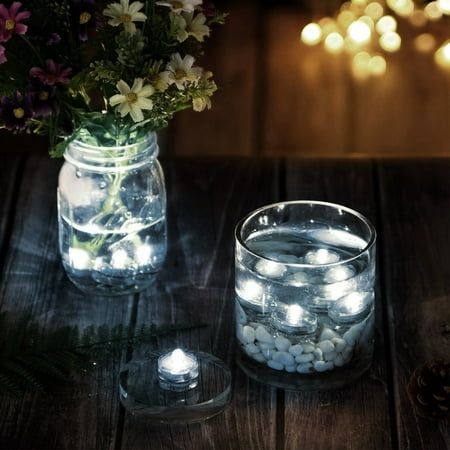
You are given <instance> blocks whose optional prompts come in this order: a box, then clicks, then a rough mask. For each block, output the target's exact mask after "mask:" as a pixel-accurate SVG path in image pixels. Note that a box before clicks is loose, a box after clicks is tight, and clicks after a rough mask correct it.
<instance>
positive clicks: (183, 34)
mask: <svg viewBox="0 0 450 450" xmlns="http://www.w3.org/2000/svg"><path fill="white" fill-rule="evenodd" d="M169 17H170V22H171V25H172V29H173V32H174V33H176V38H177V41H178V42H184V41H185V40H186V39H187V38H188V37H189V34H188V32H187V31H186V25H187V24H186V20H184V17H183V16H181V15H180V14H175V13H173V12H170V13H169Z"/></svg>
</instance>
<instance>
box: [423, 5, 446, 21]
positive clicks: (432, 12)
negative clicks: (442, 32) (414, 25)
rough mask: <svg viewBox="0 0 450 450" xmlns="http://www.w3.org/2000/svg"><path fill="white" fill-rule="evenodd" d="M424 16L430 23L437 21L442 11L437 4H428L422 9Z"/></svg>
mask: <svg viewBox="0 0 450 450" xmlns="http://www.w3.org/2000/svg"><path fill="white" fill-rule="evenodd" d="M424 12H425V15H426V16H427V17H428V19H429V20H431V21H436V20H439V19H440V18H441V17H442V10H441V8H440V7H439V5H438V3H437V2H430V3H428V5H427V6H425V8H424Z"/></svg>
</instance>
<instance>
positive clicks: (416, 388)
mask: <svg viewBox="0 0 450 450" xmlns="http://www.w3.org/2000/svg"><path fill="white" fill-rule="evenodd" d="M408 392H409V395H410V397H411V400H412V401H413V403H414V406H415V408H416V411H417V413H418V414H419V415H420V416H422V417H424V418H425V419H432V420H439V419H443V418H445V417H446V416H447V414H448V413H449V411H450V363H448V362H445V361H440V360H436V361H428V362H426V363H425V364H424V365H422V366H419V367H417V368H416V370H415V371H414V373H413V374H412V376H411V379H410V380H409V384H408Z"/></svg>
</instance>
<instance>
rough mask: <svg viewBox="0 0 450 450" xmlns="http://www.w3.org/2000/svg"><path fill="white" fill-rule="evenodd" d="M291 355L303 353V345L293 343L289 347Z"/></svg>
mask: <svg viewBox="0 0 450 450" xmlns="http://www.w3.org/2000/svg"><path fill="white" fill-rule="evenodd" d="M289 353H290V354H291V355H294V357H295V356H299V355H301V354H302V353H303V347H302V346H301V345H300V344H295V345H293V346H292V347H291V348H290V349H289Z"/></svg>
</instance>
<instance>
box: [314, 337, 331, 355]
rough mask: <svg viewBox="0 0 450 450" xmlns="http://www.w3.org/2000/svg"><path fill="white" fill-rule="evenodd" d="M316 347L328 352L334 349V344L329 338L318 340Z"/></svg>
mask: <svg viewBox="0 0 450 450" xmlns="http://www.w3.org/2000/svg"><path fill="white" fill-rule="evenodd" d="M317 347H319V348H320V350H322V351H323V352H324V353H329V352H332V351H334V344H333V343H332V342H331V341H329V340H325V341H322V342H319V343H318V344H317Z"/></svg>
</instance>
